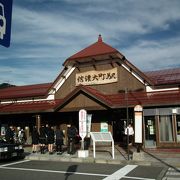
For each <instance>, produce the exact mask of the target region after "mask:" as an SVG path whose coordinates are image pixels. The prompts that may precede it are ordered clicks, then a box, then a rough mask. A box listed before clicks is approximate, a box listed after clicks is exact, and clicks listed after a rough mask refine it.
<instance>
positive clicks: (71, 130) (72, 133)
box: [67, 125, 77, 154]
mask: <svg viewBox="0 0 180 180" xmlns="http://www.w3.org/2000/svg"><path fill="white" fill-rule="evenodd" d="M67 135H68V154H74V153H75V147H74V145H75V138H76V135H77V129H76V128H75V126H73V125H71V126H70V127H68V130H67Z"/></svg>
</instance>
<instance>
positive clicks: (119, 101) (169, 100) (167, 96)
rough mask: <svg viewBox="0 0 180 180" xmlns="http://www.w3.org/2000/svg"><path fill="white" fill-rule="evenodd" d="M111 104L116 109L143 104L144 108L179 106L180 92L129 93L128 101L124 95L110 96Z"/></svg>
mask: <svg viewBox="0 0 180 180" xmlns="http://www.w3.org/2000/svg"><path fill="white" fill-rule="evenodd" d="M108 98H109V99H111V103H112V104H113V106H115V107H117V106H118V107H121V106H126V103H128V105H129V106H134V105H137V104H141V105H142V106H158V105H161V106H162V105H169V104H170V105H173V104H174V105H175V104H176V105H177V104H179V102H180V91H179V90H177V91H176V90H174V91H161V92H151V93H146V92H129V93H128V94H127V101H126V98H125V94H124V93H120V94H114V95H108Z"/></svg>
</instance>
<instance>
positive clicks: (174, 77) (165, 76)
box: [145, 68, 180, 85]
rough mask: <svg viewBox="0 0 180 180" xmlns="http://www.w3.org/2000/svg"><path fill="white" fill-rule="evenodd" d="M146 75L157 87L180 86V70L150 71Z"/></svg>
mask: <svg viewBox="0 0 180 180" xmlns="http://www.w3.org/2000/svg"><path fill="white" fill-rule="evenodd" d="M145 74H146V75H147V76H148V77H149V78H150V79H151V80H152V81H153V82H154V83H155V85H164V84H166V85H169V84H180V68H174V69H165V70H159V71H149V72H145Z"/></svg>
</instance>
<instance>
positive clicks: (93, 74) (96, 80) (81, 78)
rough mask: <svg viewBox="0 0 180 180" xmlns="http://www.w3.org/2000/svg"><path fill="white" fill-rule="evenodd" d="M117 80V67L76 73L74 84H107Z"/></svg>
mask: <svg viewBox="0 0 180 180" xmlns="http://www.w3.org/2000/svg"><path fill="white" fill-rule="evenodd" d="M117 81H118V75H117V68H113V69H109V70H104V71H87V72H83V73H77V74H76V86H78V85H80V84H82V85H93V84H107V83H113V82H117Z"/></svg>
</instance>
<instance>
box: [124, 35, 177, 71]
mask: <svg viewBox="0 0 180 180" xmlns="http://www.w3.org/2000/svg"><path fill="white" fill-rule="evenodd" d="M179 49H180V38H172V39H171V40H169V39H168V40H163V41H161V42H158V41H140V42H137V44H135V45H134V46H132V47H129V48H127V49H125V50H124V54H126V58H127V59H129V60H130V62H132V63H133V64H134V65H136V66H137V67H138V68H139V69H140V70H143V71H150V70H159V69H168V68H177V67H180V63H178V60H179V59H180V53H179Z"/></svg>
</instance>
